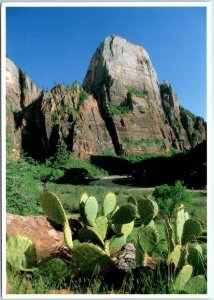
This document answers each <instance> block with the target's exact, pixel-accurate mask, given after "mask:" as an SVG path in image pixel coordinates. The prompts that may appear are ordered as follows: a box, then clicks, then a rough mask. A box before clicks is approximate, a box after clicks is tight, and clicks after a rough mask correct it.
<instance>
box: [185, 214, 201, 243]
mask: <svg viewBox="0 0 214 300" xmlns="http://www.w3.org/2000/svg"><path fill="white" fill-rule="evenodd" d="M201 230H202V228H201V224H200V223H199V222H198V221H196V220H194V219H188V220H186V221H185V223H184V228H183V234H182V239H181V243H182V245H185V244H187V243H189V242H191V241H192V240H194V239H196V238H197V237H198V236H199V235H200V234H201Z"/></svg>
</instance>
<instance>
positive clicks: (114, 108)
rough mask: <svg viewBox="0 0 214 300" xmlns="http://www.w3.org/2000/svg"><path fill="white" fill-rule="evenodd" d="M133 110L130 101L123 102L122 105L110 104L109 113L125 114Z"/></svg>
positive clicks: (113, 114)
mask: <svg viewBox="0 0 214 300" xmlns="http://www.w3.org/2000/svg"><path fill="white" fill-rule="evenodd" d="M131 111H132V108H131V107H130V105H129V104H128V103H121V104H120V105H113V104H109V113H110V115H111V116H123V115H127V114H128V113H129V112H131Z"/></svg>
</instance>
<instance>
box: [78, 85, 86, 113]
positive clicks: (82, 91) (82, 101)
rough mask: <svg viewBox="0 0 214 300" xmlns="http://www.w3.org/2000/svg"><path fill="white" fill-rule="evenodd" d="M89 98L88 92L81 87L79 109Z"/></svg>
mask: <svg viewBox="0 0 214 300" xmlns="http://www.w3.org/2000/svg"><path fill="white" fill-rule="evenodd" d="M87 98H88V94H87V93H86V92H85V91H84V90H83V89H82V88H81V91H80V95H79V102H78V109H79V108H80V106H81V105H82V104H83V103H84V102H85V100H86V99H87Z"/></svg>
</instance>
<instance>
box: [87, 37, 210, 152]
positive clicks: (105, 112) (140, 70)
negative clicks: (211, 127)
mask: <svg viewBox="0 0 214 300" xmlns="http://www.w3.org/2000/svg"><path fill="white" fill-rule="evenodd" d="M165 85H166V84H163V85H161V86H160V85H159V83H158V79H157V75H156V72H155V70H154V68H153V66H152V63H151V60H150V58H149V55H148V53H147V52H146V50H145V49H144V48H143V47H140V46H138V45H134V44H131V43H130V42H128V41H126V40H125V39H123V38H121V37H119V36H114V35H112V36H109V37H107V38H106V39H105V40H104V42H103V43H101V45H100V46H99V47H98V49H97V50H96V53H95V54H94V56H93V58H92V60H91V63H90V65H89V69H88V72H87V74H86V77H85V79H84V82H83V87H84V89H85V90H86V91H87V92H88V93H92V94H93V96H94V97H95V98H96V99H97V101H98V105H99V108H100V112H101V115H102V117H103V119H104V120H105V123H106V127H107V129H108V131H109V133H110V135H111V137H112V142H113V144H114V147H115V151H116V152H117V153H119V152H126V153H130V152H156V153H157V152H159V153H161V152H167V151H170V147H171V146H173V147H175V148H176V149H178V150H182V151H183V150H187V149H189V148H190V147H191V146H192V142H191V136H190V135H188V130H187V128H186V127H185V126H184V125H183V124H184V122H185V121H183V122H182V120H184V119H185V117H184V116H183V117H182V118H181V111H182V110H181V108H180V106H179V102H178V99H177V96H176V95H175V93H174V92H173V91H172V90H171V89H170V87H169V85H166V86H165ZM169 93H171V94H170V95H169ZM182 113H183V114H185V112H183V111H182ZM181 119H182V120H181ZM201 127H203V128H204V127H205V126H204V122H203V121H202V120H201ZM196 130H197V129H196ZM205 131H206V130H203V129H202V128H201V130H200V133H199V130H198V135H200V134H201V138H199V139H198V140H201V141H202V140H204V139H205V138H206V136H205V134H204V133H205ZM202 132H203V133H202Z"/></svg>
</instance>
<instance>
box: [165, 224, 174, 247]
mask: <svg viewBox="0 0 214 300" xmlns="http://www.w3.org/2000/svg"><path fill="white" fill-rule="evenodd" d="M164 229H165V234H166V241H167V246H168V252H169V253H170V252H172V251H173V249H174V248H175V242H174V238H173V230H172V226H171V224H170V222H169V219H168V218H165V219H164Z"/></svg>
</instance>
